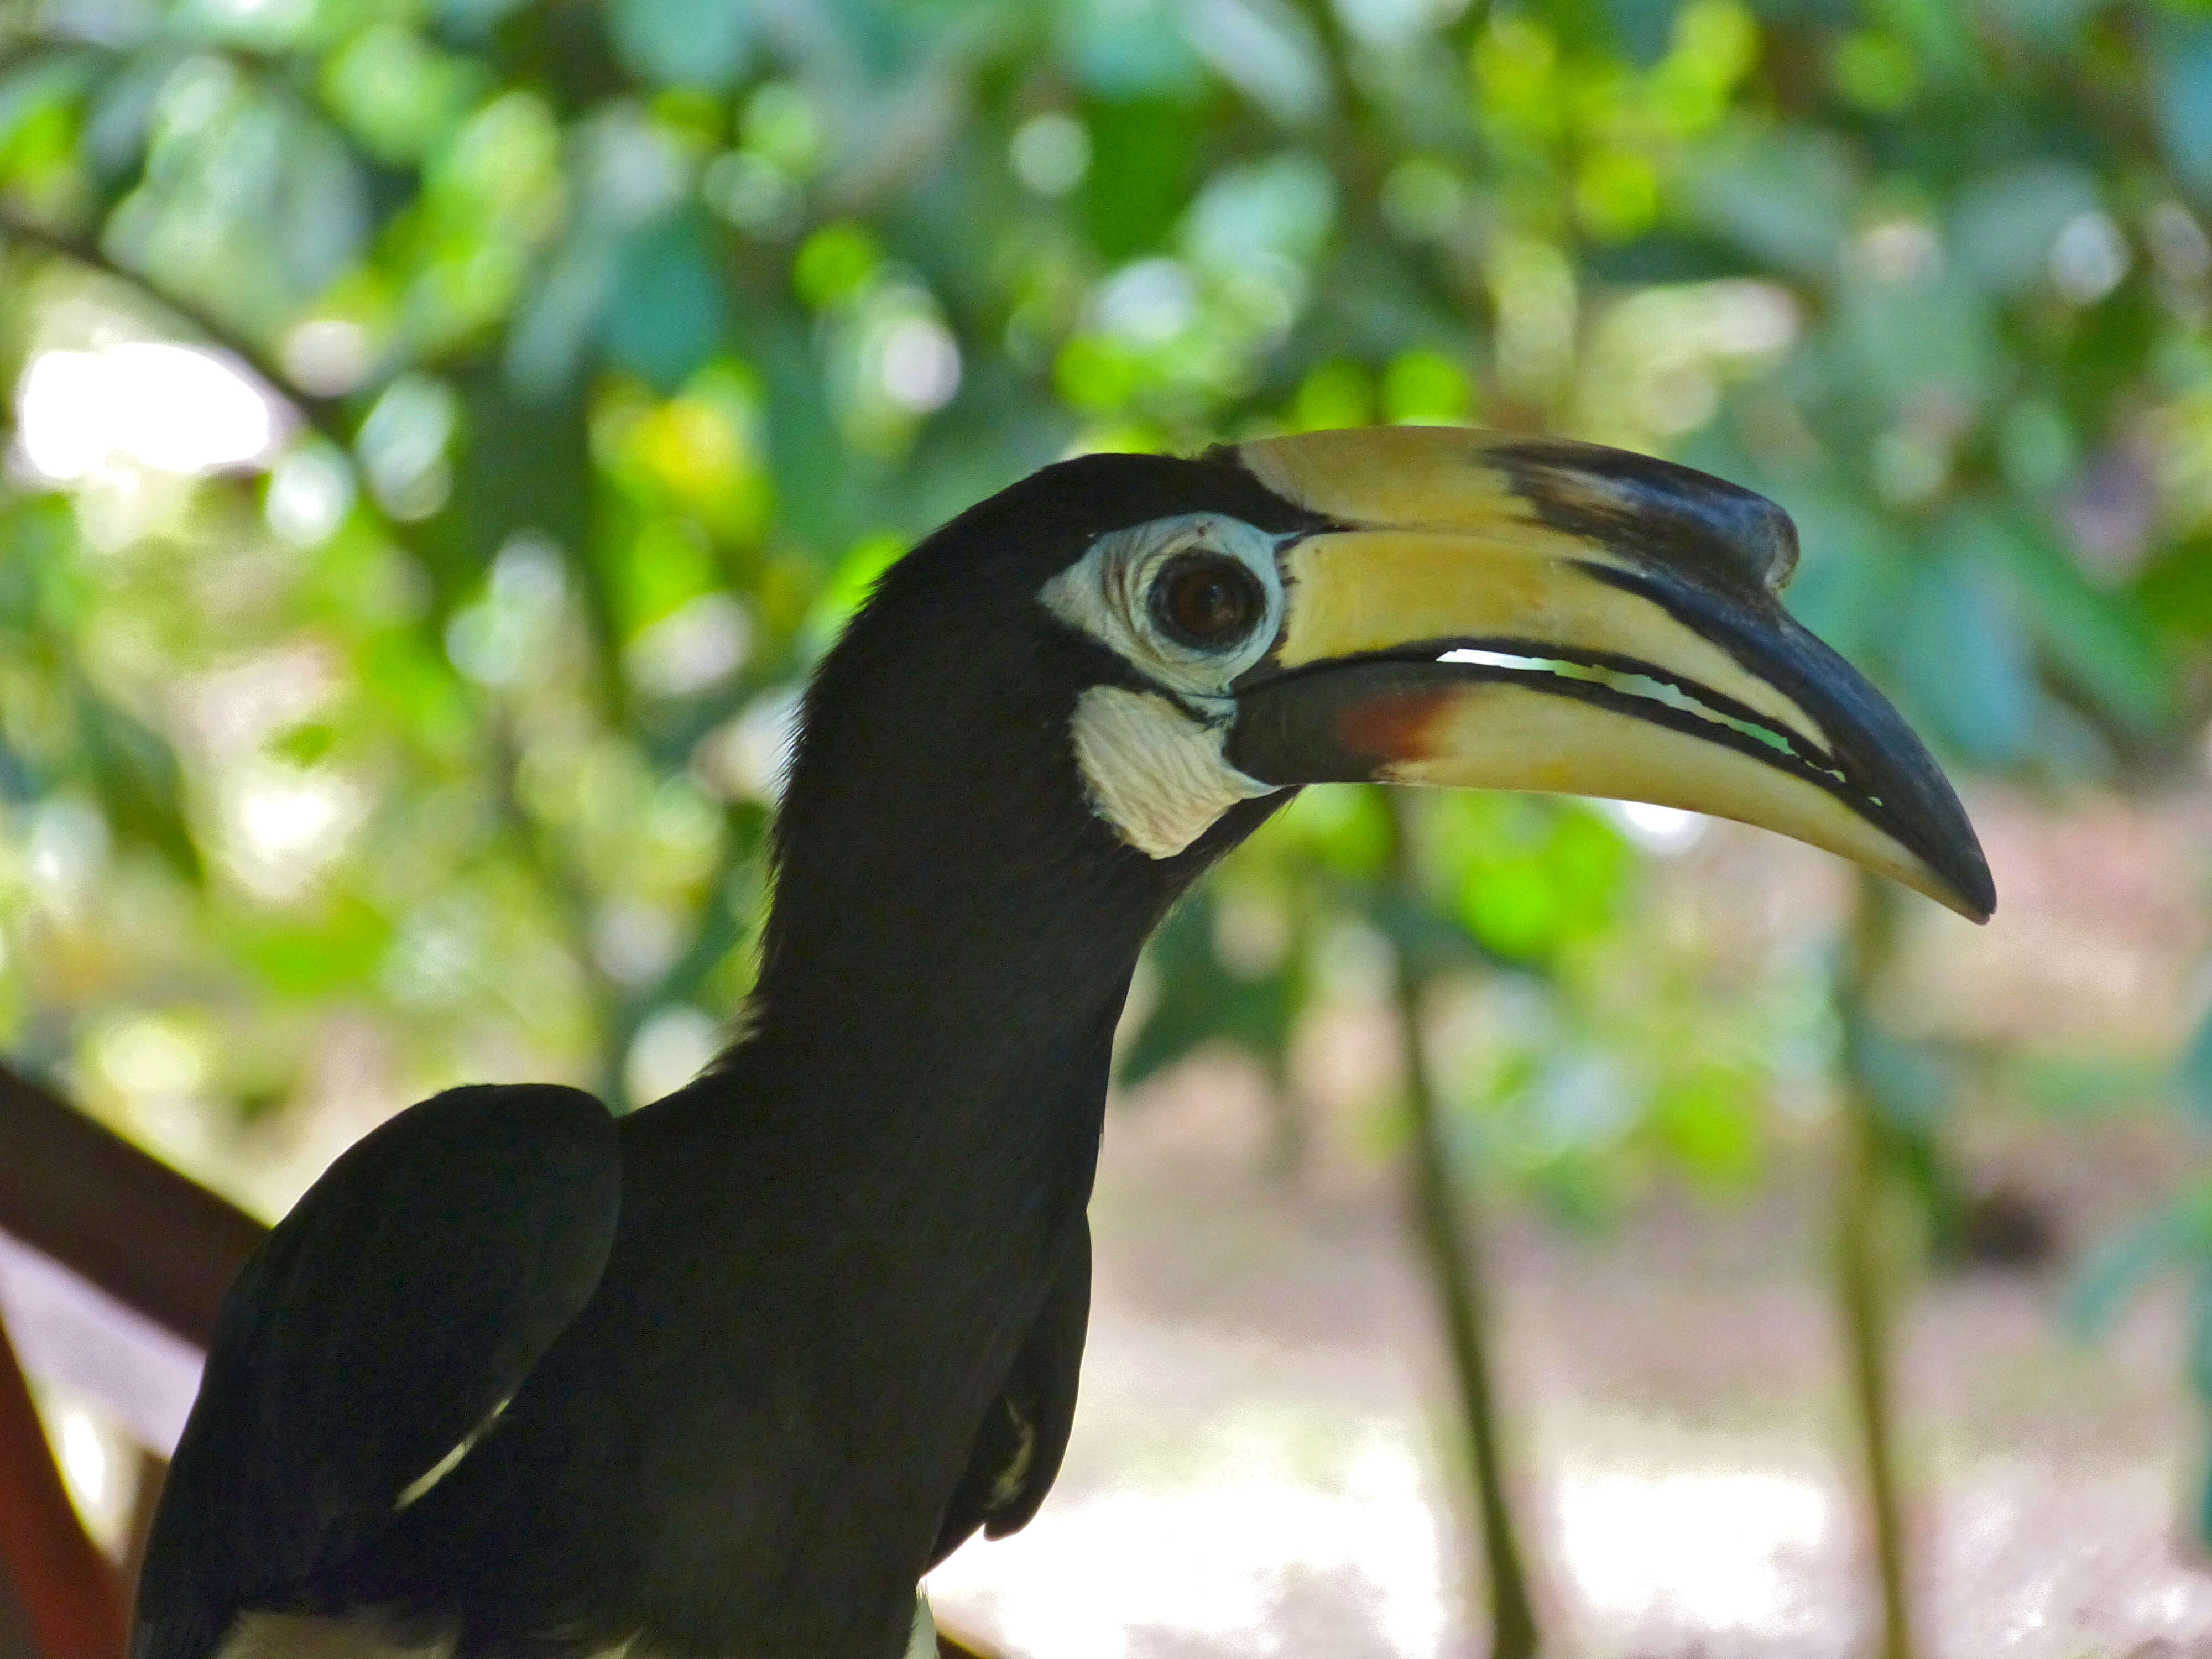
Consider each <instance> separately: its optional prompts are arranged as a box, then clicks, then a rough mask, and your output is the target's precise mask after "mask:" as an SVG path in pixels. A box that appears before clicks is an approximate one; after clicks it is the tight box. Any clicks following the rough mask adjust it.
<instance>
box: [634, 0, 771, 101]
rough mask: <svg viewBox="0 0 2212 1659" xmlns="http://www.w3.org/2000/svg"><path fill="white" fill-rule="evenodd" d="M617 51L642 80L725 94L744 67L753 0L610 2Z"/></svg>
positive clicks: (641, 0)
mask: <svg viewBox="0 0 2212 1659" xmlns="http://www.w3.org/2000/svg"><path fill="white" fill-rule="evenodd" d="M607 28H608V33H610V34H611V35H612V36H613V38H614V45H615V52H616V53H617V56H619V57H620V58H622V60H623V63H624V64H628V65H629V69H630V70H631V72H632V73H633V74H635V75H636V76H638V78H639V79H641V80H643V81H647V82H653V84H655V85H658V86H664V87H703V88H707V89H708V90H709V91H714V92H719V91H720V90H721V89H722V88H726V87H727V86H729V85H731V84H732V82H735V81H736V80H737V78H738V71H739V70H742V69H743V68H744V63H745V58H746V56H747V48H748V47H749V46H750V45H751V42H752V33H753V9H752V6H751V4H750V0H609V4H608V6H607Z"/></svg>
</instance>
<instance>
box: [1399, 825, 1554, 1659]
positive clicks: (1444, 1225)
mask: <svg viewBox="0 0 2212 1659" xmlns="http://www.w3.org/2000/svg"><path fill="white" fill-rule="evenodd" d="M1385 793H1386V795H1387V796H1388V797H1389V800H1390V809H1391V823H1392V827H1393V832H1394V833H1393V836H1392V843H1391V847H1392V851H1391V865H1392V873H1393V877H1394V878H1395V880H1396V881H1397V883H1398V884H1399V887H1400V889H1401V891H1402V892H1403V893H1404V894H1405V896H1406V897H1407V899H1408V900H1409V901H1411V902H1413V903H1414V904H1417V905H1418V904H1421V903H1424V902H1425V898H1424V896H1423V894H1422V892H1421V888H1420V882H1419V878H1418V875H1417V874H1416V872H1415V868H1414V853H1413V848H1412V845H1411V841H1412V836H1411V834H1410V829H1411V826H1410V824H1409V823H1408V819H1409V818H1410V817H1411V816H1412V811H1413V802H1412V801H1410V800H1408V799H1405V797H1404V795H1403V793H1401V792H1400V791H1397V790H1387V791H1385ZM1426 984H1427V974H1426V972H1425V967H1424V965H1423V964H1422V963H1419V962H1418V961H1416V960H1415V959H1414V958H1413V955H1412V954H1411V953H1410V952H1408V951H1406V950H1405V949H1404V948H1403V947H1402V945H1401V948H1400V950H1399V952H1398V984H1397V1014H1398V1032H1399V1040H1400V1043H1401V1048H1402V1051H1403V1054H1404V1057H1405V1066H1406V1077H1405V1094H1406V1102H1407V1112H1408V1114H1409V1115H1410V1117H1411V1120H1412V1122H1411V1127H1412V1129H1413V1134H1412V1137H1411V1141H1410V1144H1409V1145H1408V1146H1407V1158H1408V1159H1409V1160H1410V1161H1411V1164H1412V1171H1411V1173H1412V1189H1413V1190H1412V1193H1411V1207H1412V1211H1413V1215H1412V1220H1413V1230H1414V1233H1415V1236H1416V1237H1417V1239H1418V1241H1419V1244H1420V1248H1421V1254H1422V1258H1423V1261H1425V1264H1426V1266H1427V1267H1428V1271H1429V1279H1430V1283H1431V1285H1434V1286H1435V1288H1436V1292H1437V1303H1438V1304H1439V1310H1440V1312H1441V1313H1442V1315H1443V1322H1444V1334H1445V1337H1446V1340H1448V1342H1449V1345H1450V1349H1451V1358H1452V1366H1453V1370H1454V1371H1455V1373H1456V1375H1457V1378H1458V1383H1459V1393H1460V1414H1461V1418H1462V1421H1463V1422H1464V1423H1465V1424H1466V1425H1467V1439H1468V1447H1467V1449H1468V1456H1469V1458H1470V1460H1471V1462H1472V1463H1473V1466H1474V1469H1473V1472H1474V1496H1475V1505H1476V1508H1477V1510H1479V1511H1480V1516H1481V1520H1482V1545H1483V1556H1484V1565H1485V1567H1486V1577H1487V1579H1488V1582H1489V1588H1490V1622H1491V1648H1490V1651H1491V1655H1492V1659H1531V1656H1533V1655H1534V1654H1535V1653H1536V1651H1537V1650H1538V1646H1539V1641H1540V1638H1539V1635H1538V1632H1537V1627H1536V1606H1535V1599H1534V1596H1533V1595H1530V1593H1529V1589H1528V1571H1527V1569H1526V1568H1525V1567H1524V1566H1523V1565H1522V1561H1523V1556H1522V1548H1521V1541H1520V1536H1519V1534H1518V1533H1517V1532H1516V1529H1515V1527H1514V1524H1513V1512H1512V1507H1511V1504H1510V1502H1509V1499H1508V1495H1507V1489H1508V1485H1509V1483H1508V1481H1507V1479H1506V1475H1505V1469H1504V1452H1503V1449H1502V1448H1501V1447H1500V1445H1499V1436H1498V1395H1497V1385H1496V1381H1495V1378H1494V1376H1493V1375H1492V1366H1491V1355H1492V1344H1491V1328H1490V1308H1489V1302H1488V1297H1487V1295H1486V1287H1485V1285H1484V1283H1483V1277H1482V1252H1481V1243H1480V1240H1481V1231H1480V1221H1479V1218H1478V1217H1477V1216H1476V1215H1475V1214H1474V1211H1473V1205H1472V1203H1471V1201H1470V1199H1469V1196H1468V1194H1466V1193H1465V1192H1464V1191H1463V1190H1462V1188H1461V1187H1460V1185H1459V1184H1458V1183H1455V1182H1454V1181H1453V1179H1452V1169H1451V1154H1450V1147H1449V1144H1448V1141H1447V1139H1446V1136H1445V1133H1444V1128H1443V1122H1442V1121H1441V1117H1440V1114H1439V1112H1438V1110H1437V1097H1436V1089H1435V1086H1434V1082H1433V1079H1431V1076H1430V1074H1429V1066H1428V1056H1427V1053H1426V1050H1425V1048H1424V1046H1423V1042H1422V1032H1421V1009H1422V1006H1423V1003H1424V1001H1425V996H1424V992H1425V989H1426Z"/></svg>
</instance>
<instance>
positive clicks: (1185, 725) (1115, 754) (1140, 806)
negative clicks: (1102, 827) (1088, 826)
mask: <svg viewBox="0 0 2212 1659" xmlns="http://www.w3.org/2000/svg"><path fill="white" fill-rule="evenodd" d="M1074 729H1075V758H1076V761H1077V763H1079V764H1080V765H1081V767H1082V768H1083V779H1084V782H1085V784H1086V785H1087V786H1088V787H1089V788H1090V791H1091V805H1093V806H1094V807H1096V808H1097V811H1098V816H1099V817H1102V818H1103V819H1105V820H1106V822H1107V823H1110V824H1112V825H1113V826H1114V829H1115V832H1116V833H1117V834H1119V835H1120V836H1121V839H1122V840H1123V841H1125V842H1128V843H1129V845H1130V846H1132V847H1133V848H1136V849H1137V850H1138V851H1139V852H1140V853H1145V854H1149V855H1150V856H1151V857H1153V858H1156V859H1166V858H1173V857H1174V856H1175V855H1176V854H1177V853H1180V852H1182V849H1183V848H1186V847H1188V846H1189V845H1190V844H1191V842H1194V841H1196V840H1197V839H1198V838H1199V837H1200V836H1202V835H1204V834H1205V833H1206V830H1207V829H1210V828H1212V824H1213V821H1214V820H1215V819H1216V818H1218V817H1220V816H1221V815H1222V814H1223V813H1224V812H1225V811H1228V810H1229V809H1230V808H1231V807H1232V806H1234V805H1236V804H1237V802H1238V801H1240V800H1250V799H1253V798H1254V797H1255V796H1257V795H1265V794H1271V793H1273V792H1274V790H1275V789H1276V788H1277V787H1279V786H1277V785H1275V784H1272V783H1261V781H1259V780H1258V779H1256V778H1248V777H1246V776H1245V775H1244V774H1243V773H1242V772H1240V771H1238V770H1237V769H1236V768H1235V767H1233V766H1231V764H1230V763H1228V761H1226V760H1225V759H1224V758H1223V757H1222V753H1221V739H1222V733H1221V732H1220V731H1219V730H1218V729H1217V728H1215V727H1212V726H1204V725H1201V724H1200V722H1198V721H1196V720H1193V719H1191V717H1190V716H1189V715H1188V714H1185V713H1184V712H1183V711H1182V709H1180V708H1176V705H1175V704H1174V703H1173V702H1170V701H1169V700H1168V699H1167V698H1165V697H1164V696H1160V695H1159V694H1158V693H1157V692H1152V691H1131V690H1127V689H1126V688H1125V687H1122V686H1119V685H1094V686H1092V687H1091V689H1090V690H1087V691H1085V693H1084V694H1083V696H1081V698H1080V699H1079V700H1078V702H1076V705H1075V724H1074Z"/></svg>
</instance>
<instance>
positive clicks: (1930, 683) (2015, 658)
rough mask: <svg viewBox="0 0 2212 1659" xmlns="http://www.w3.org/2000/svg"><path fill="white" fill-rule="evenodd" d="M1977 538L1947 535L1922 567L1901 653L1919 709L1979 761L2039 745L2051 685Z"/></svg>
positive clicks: (1896, 659)
mask: <svg viewBox="0 0 2212 1659" xmlns="http://www.w3.org/2000/svg"><path fill="white" fill-rule="evenodd" d="M1976 551H1977V550H1976V549H1975V548H1974V547H1973V545H1972V543H1971V541H1969V542H1966V543H1963V544H1962V543H1961V542H1960V541H1959V540H1958V539H1955V538H1942V539H1940V540H1939V543H1938V545H1937V547H1936V550H1934V551H1933V553H1932V554H1931V556H1929V557H1928V558H1927V559H1926V560H1925V561H1923V562H1922V563H1920V564H1919V565H1917V567H1915V568H1914V570H1913V573H1912V576H1911V582H1910V585H1909V586H1908V588H1907V592H1906V597H1905V607H1904V612H1903V614H1902V615H1901V616H1899V617H1898V618H1897V619H1896V629H1897V646H1896V649H1895V651H1894V653H1893V656H1892V658H1891V663H1892V666H1893V669H1894V671H1895V674H1896V678H1897V680H1898V683H1899V687H1900V688H1901V689H1902V690H1904V691H1905V695H1906V696H1907V698H1908V700H1909V701H1910V702H1911V707H1912V708H1913V709H1914V711H1916V712H1917V713H1918V714H1920V715H1921V716H1922V718H1923V719H1925V720H1928V721H1929V722H1930V723H1931V724H1932V725H1933V726H1935V728H1936V732H1937V734H1938V735H1939V736H1940V737H1941V738H1942V740H1943V741H1944V743H1945V744H1948V746H1949V747H1950V748H1951V749H1952V750H1954V751H1956V752H1957V753H1958V754H1960V756H1962V757H1965V758H1966V759H1967V760H1969V761H1971V762H1972V763H1975V764H1977V765H1979V766H1987V767H1995V768H2002V767H2009V766H2016V765H2019V764H2020V763H2021V762H2023V761H2025V760H2027V757H2028V756H2029V755H2030V754H2031V752H2033V747H2034V742H2035V735H2036V728H2037V715H2038V708H2039V702H2040V698H2041V693H2040V691H2039V689H2038V688H2037V685H2036V683H2035V674H2034V669H2033V661H2032V659H2031V656H2030V653H2029V650H2028V641H2027V635H2026V634H2025V633H2024V632H2023V631H2022V630H2021V626H2020V622H2019V619H2018V616H2017V614H2016V612H2015V609H2014V605H2013V603H2012V600H2011V597H2010V595H2009V594H2008V592H2007V591H2006V588H2005V585H2004V583H2003V582H2002V578H2001V575H2000V574H1999V573H1998V572H1997V571H1996V570H1993V569H1992V568H1990V567H1989V565H1988V564H1986V563H1985V562H1983V561H1982V560H1981V559H1979V558H1978V557H1977V556H1975V554H1976Z"/></svg>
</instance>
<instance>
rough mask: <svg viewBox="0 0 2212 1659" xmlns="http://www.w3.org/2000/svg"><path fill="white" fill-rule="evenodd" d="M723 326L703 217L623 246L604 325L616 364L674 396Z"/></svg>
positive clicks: (668, 223)
mask: <svg viewBox="0 0 2212 1659" xmlns="http://www.w3.org/2000/svg"><path fill="white" fill-rule="evenodd" d="M727 319H728V307H727V304H726V301H725V299H724V295H723V292H722V281H721V275H720V271H719V270H718V269H717V268H716V265H715V262H714V254H713V252H712V250H711V249H710V248H709V247H708V242H707V228H706V222H705V219H704V217H703V216H701V215H699V214H696V213H684V214H678V215H676V216H673V217H671V218H669V219H665V220H663V221H662V222H659V223H658V224H655V225H652V226H648V227H647V228H646V229H644V230H643V231H641V232H640V233H639V234H636V235H635V236H633V237H632V238H631V239H630V240H629V242H628V243H627V244H626V245H625V246H624V247H623V253H622V258H621V260H620V262H619V263H618V264H617V267H616V274H615V285H614V295H613V299H612V301H611V303H610V305H609V307H608V310H607V313H606V319H605V339H606V347H607V356H609V358H611V360H612V361H613V362H615V363H616V364H617V365H618V366H620V367H622V368H627V369H629V370H630V371H631V372H632V373H633V374H637V375H638V376H640V377H641V378H642V379H643V380H646V381H647V382H648V383H650V384H651V385H652V386H653V387H655V388H656V389H657V390H659V391H660V392H664V393H665V392H674V391H675V390H676V389H677V388H678V386H682V385H683V384H684V381H685V380H688V379H689V378H690V375H691V373H692V371H693V370H694V369H696V368H698V367H699V365H700V364H702V363H703V362H706V361H707V359H708V357H709V356H712V355H713V353H714V349H715V347H716V346H717V345H718V344H720V341H721V337H722V330H723V327H724V325H725V324H726V321H727Z"/></svg>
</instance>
